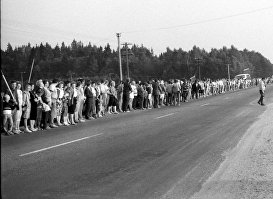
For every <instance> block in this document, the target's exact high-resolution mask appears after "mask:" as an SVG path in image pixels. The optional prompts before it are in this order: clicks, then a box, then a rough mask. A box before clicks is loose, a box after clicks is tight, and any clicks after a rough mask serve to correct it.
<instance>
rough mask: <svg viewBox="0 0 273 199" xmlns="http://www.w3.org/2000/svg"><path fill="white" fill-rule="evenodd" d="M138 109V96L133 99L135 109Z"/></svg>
mask: <svg viewBox="0 0 273 199" xmlns="http://www.w3.org/2000/svg"><path fill="white" fill-rule="evenodd" d="M136 108H137V96H135V97H134V99H133V109H136Z"/></svg>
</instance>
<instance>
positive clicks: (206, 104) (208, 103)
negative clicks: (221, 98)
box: [201, 103, 209, 106]
mask: <svg viewBox="0 0 273 199" xmlns="http://www.w3.org/2000/svg"><path fill="white" fill-rule="evenodd" d="M207 105H209V103H208V104H203V105H201V106H207Z"/></svg>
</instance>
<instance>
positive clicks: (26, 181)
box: [1, 85, 273, 199]
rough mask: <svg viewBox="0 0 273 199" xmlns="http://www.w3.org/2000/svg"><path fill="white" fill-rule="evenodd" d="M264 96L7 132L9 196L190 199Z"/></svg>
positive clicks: (272, 89) (4, 164) (4, 156)
mask: <svg viewBox="0 0 273 199" xmlns="http://www.w3.org/2000/svg"><path fill="white" fill-rule="evenodd" d="M272 96H273V85H271V86H268V87H267V98H268V99H273V98H272ZM258 97H259V94H258V88H251V89H247V90H242V91H238V92H234V93H227V94H222V95H218V96H215V97H209V98H204V99H200V100H197V101H192V102H189V103H183V104H182V105H181V106H180V107H163V108H161V109H155V110H145V111H135V112H130V113H123V114H119V115H109V116H107V117H105V118H101V119H98V120H92V121H88V122H85V123H81V124H79V125H77V126H72V127H60V128H57V129H51V130H48V131H43V132H37V133H32V134H22V135H16V136H10V137H5V136H1V181H2V183H1V193H2V198H8V199H17V198H18V199H24V198H27V199H32V198H33V199H38V198H52V199H53V198H56V199H62V198H69V199H86V198H88V199H90V198H91V199H93V198H94V199H97V198H102V199H108V198H122V199H123V198H124V199H135V198H139V199H146V198H147V199H148V198H164V199H165V198H189V197H190V196H191V195H192V194H193V193H195V192H196V191H198V190H200V188H201V186H202V184H203V183H204V182H205V180H206V179H207V178H208V177H209V176H210V175H211V174H212V173H213V172H214V171H215V170H216V169H217V168H218V167H219V165H220V163H221V162H222V161H223V160H224V155H223V154H224V153H225V151H226V150H229V149H231V148H233V147H234V146H236V144H237V143H238V141H239V140H240V138H241V137H242V135H243V134H244V133H245V132H246V130H247V128H248V127H249V126H250V125H251V124H252V123H253V122H254V121H256V120H257V118H258V116H259V115H260V114H261V113H263V111H264V110H265V109H266V107H262V106H260V105H258V104H257V101H258ZM269 97H270V98H269ZM266 103H269V101H266Z"/></svg>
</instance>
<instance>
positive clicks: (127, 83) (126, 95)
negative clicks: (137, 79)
mask: <svg viewBox="0 0 273 199" xmlns="http://www.w3.org/2000/svg"><path fill="white" fill-rule="evenodd" d="M130 92H132V87H131V85H130V79H129V78H127V79H126V81H125V82H124V86H123V111H124V112H129V110H128V106H129V98H130Z"/></svg>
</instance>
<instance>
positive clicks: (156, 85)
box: [153, 79, 161, 108]
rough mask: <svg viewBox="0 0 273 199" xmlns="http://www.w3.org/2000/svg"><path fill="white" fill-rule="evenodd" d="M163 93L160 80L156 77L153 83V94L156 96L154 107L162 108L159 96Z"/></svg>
mask: <svg viewBox="0 0 273 199" xmlns="http://www.w3.org/2000/svg"><path fill="white" fill-rule="evenodd" d="M160 93H161V88H160V86H159V82H158V80H157V79H156V80H155V82H154V83H153V96H154V108H160V106H159V105H158V104H159V96H160Z"/></svg>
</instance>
